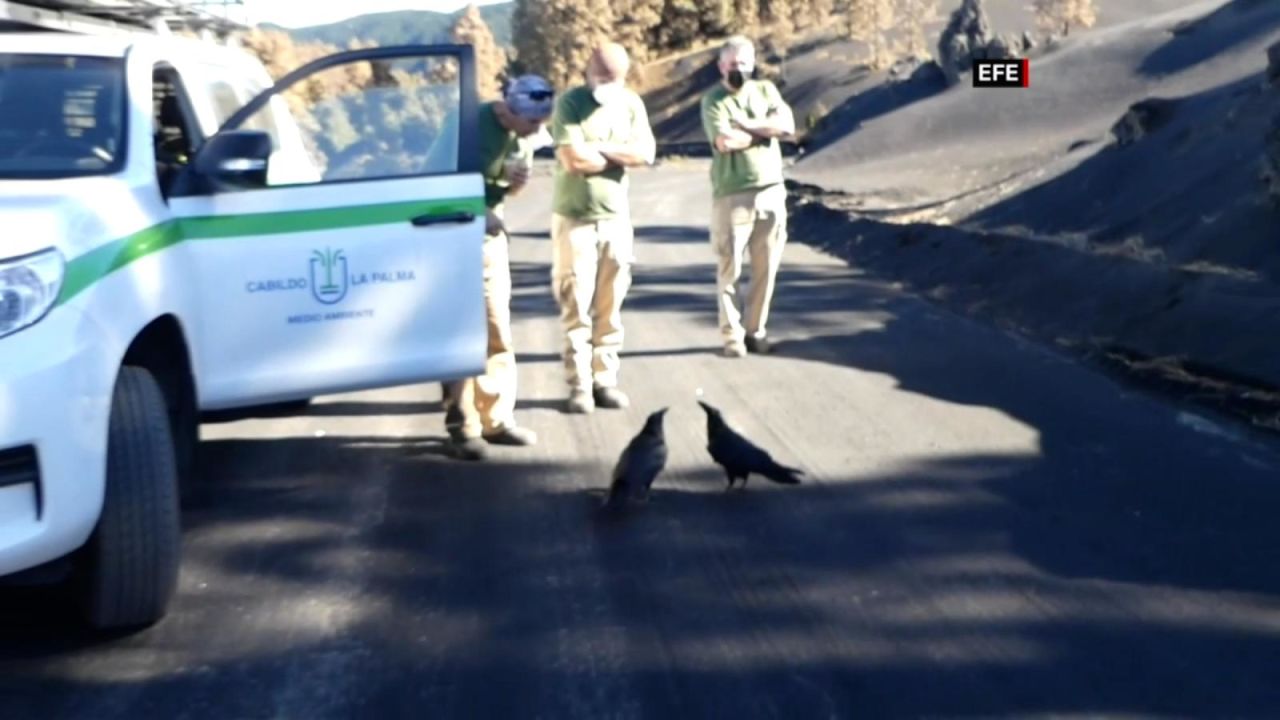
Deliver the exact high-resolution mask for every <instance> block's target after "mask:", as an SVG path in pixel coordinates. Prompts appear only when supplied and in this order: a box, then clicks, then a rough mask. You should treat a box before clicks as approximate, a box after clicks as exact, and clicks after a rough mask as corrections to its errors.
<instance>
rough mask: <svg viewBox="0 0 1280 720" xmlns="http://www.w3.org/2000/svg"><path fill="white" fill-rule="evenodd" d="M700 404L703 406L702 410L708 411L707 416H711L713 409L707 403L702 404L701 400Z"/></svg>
mask: <svg viewBox="0 0 1280 720" xmlns="http://www.w3.org/2000/svg"><path fill="white" fill-rule="evenodd" d="M698 404H699V405H701V406H702V409H703V410H706V411H707V414H708V415H709V414H711V411H712V409H713V408H712V407H711V406H710V405H708V404H706V403H704V402H702V401H701V400H699V401H698Z"/></svg>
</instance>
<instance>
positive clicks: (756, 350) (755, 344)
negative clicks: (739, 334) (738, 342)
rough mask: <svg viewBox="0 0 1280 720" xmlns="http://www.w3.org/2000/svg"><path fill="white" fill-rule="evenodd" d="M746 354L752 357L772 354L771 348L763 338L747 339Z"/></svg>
mask: <svg viewBox="0 0 1280 720" xmlns="http://www.w3.org/2000/svg"><path fill="white" fill-rule="evenodd" d="M747 352H749V353H751V354H752V355H768V354H770V353H772V352H773V346H772V345H770V344H769V341H768V340H766V339H764V338H754V337H748V338H747Z"/></svg>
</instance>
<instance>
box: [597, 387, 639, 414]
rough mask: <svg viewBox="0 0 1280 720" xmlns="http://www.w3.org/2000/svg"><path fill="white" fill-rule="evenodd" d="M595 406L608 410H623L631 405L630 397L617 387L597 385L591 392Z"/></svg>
mask: <svg viewBox="0 0 1280 720" xmlns="http://www.w3.org/2000/svg"><path fill="white" fill-rule="evenodd" d="M592 396H593V397H594V398H595V401H596V406H597V407H602V408H608V409H610V410H623V409H625V408H629V407H631V398H629V397H627V394H626V393H624V392H622V391H621V390H619V389H618V388H611V387H598V388H596V389H595V391H594V392H593V393H592Z"/></svg>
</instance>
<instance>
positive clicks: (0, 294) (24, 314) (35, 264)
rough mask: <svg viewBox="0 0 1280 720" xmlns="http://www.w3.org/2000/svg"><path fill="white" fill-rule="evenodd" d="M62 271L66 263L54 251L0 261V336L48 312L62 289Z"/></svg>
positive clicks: (15, 330) (59, 254) (38, 319)
mask: <svg viewBox="0 0 1280 720" xmlns="http://www.w3.org/2000/svg"><path fill="white" fill-rule="evenodd" d="M65 272H66V263H65V262H64V261H63V259H62V253H60V252H58V251H57V250H45V251H44V252H38V253H36V254H34V255H27V256H25V257H20V258H12V259H9V260H0V338H2V337H5V336H6V335H12V334H14V333H16V332H18V331H19V330H21V329H23V328H26V327H30V326H32V325H34V324H36V323H38V322H40V320H41V319H42V318H43V317H44V316H45V315H46V314H48V312H49V310H50V309H51V308H52V307H53V304H54V302H56V301H57V299H58V293H59V292H60V291H61V290H62V278H63V274H64V273H65Z"/></svg>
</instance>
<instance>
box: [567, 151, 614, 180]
mask: <svg viewBox="0 0 1280 720" xmlns="http://www.w3.org/2000/svg"><path fill="white" fill-rule="evenodd" d="M556 157H557V158H558V159H559V160H560V165H561V166H562V167H564V169H565V170H567V171H569V172H571V173H573V174H575V175H595V174H596V173H600V172H604V171H605V170H606V169H607V168H608V167H609V161H608V160H607V159H605V157H604V155H602V154H600V151H599V150H597V149H596V147H595V146H593V145H590V144H573V145H561V146H560V148H559V149H558V150H557V151H556Z"/></svg>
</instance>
